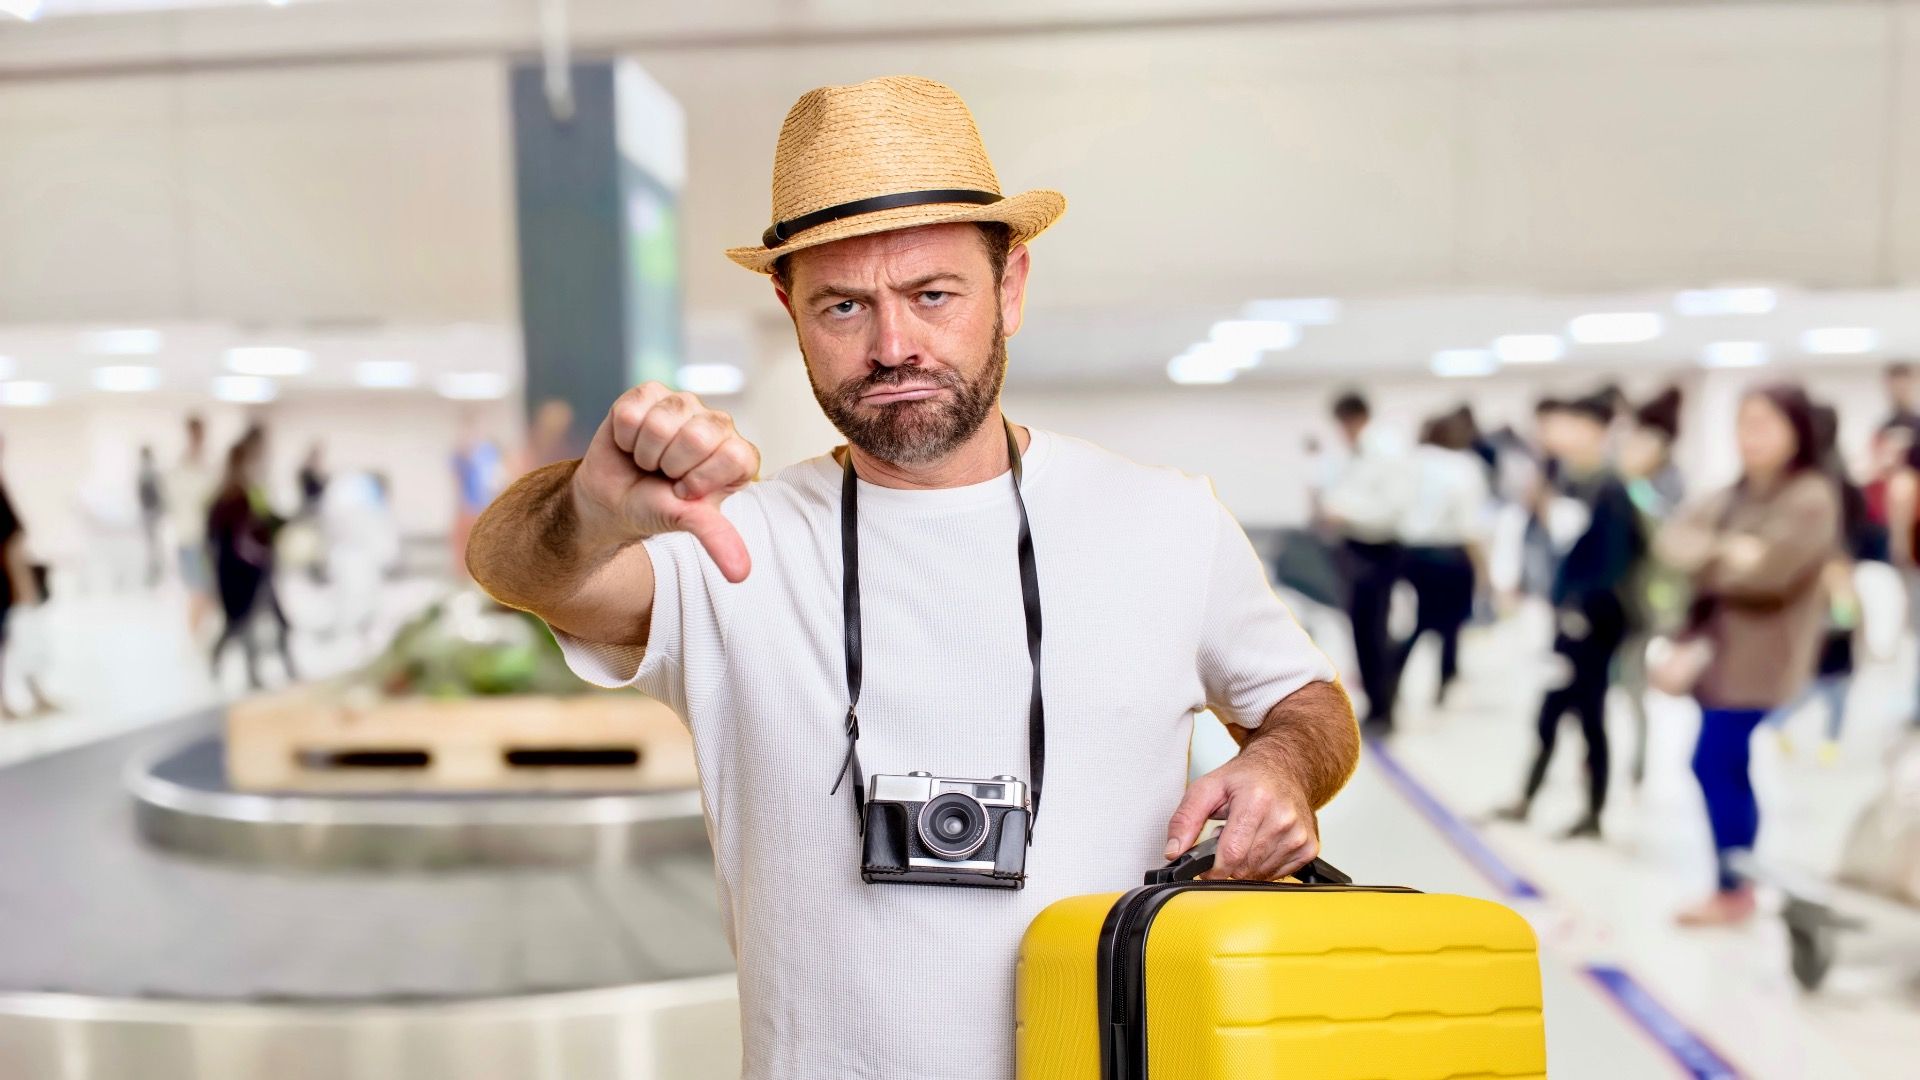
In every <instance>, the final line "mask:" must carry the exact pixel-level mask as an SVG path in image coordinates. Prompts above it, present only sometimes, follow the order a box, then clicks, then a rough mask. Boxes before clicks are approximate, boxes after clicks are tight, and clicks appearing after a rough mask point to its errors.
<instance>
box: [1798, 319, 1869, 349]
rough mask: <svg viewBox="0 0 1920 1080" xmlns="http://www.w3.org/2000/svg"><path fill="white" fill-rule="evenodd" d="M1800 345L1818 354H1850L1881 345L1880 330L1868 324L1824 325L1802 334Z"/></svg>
mask: <svg viewBox="0 0 1920 1080" xmlns="http://www.w3.org/2000/svg"><path fill="white" fill-rule="evenodd" d="M1800 347H1801V348H1802V349H1804V350H1806V351H1807V352H1810V353H1813V354H1814V355H1816V356H1848V355H1853V354H1857V353H1866V352H1872V351H1873V350H1875V349H1877V348H1879V347H1880V331H1878V330H1875V329H1873V328H1872V327H1868V326H1823V327H1819V328H1817V329H1814V330H1809V331H1807V332H1806V333H1804V334H1801V335H1800Z"/></svg>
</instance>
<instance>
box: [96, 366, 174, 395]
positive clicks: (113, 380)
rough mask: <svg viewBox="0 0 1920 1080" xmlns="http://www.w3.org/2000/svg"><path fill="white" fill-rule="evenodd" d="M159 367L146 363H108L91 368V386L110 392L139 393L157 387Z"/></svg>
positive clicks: (158, 383)
mask: <svg viewBox="0 0 1920 1080" xmlns="http://www.w3.org/2000/svg"><path fill="white" fill-rule="evenodd" d="M159 385H160V369H159V368H157V367H149V366H148V365H146V364H108V365H107V366H105V367H97V368H94V369H93V386H94V389H96V390H105V391H107V392H108V393H112V394H139V393H144V392H146V391H148V390H153V389H156V388H158V387H159Z"/></svg>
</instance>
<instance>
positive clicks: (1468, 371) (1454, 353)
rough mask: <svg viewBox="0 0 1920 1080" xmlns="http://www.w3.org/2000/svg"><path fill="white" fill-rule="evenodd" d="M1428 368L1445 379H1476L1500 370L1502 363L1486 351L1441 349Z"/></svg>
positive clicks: (1435, 354)
mask: <svg viewBox="0 0 1920 1080" xmlns="http://www.w3.org/2000/svg"><path fill="white" fill-rule="evenodd" d="M1428 368H1429V370H1431V371H1432V372H1433V373H1434V374H1435V375H1438V376H1440V377H1441V378H1443V379H1474V378H1479V377H1480V376H1482V375H1491V374H1493V373H1494V372H1496V371H1498V370H1500V361H1499V360H1497V359H1495V358H1494V355H1493V353H1492V352H1490V351H1489V350H1486V349H1441V350H1440V351H1439V352H1437V353H1434V354H1433V361H1432V363H1430V364H1429V365H1428Z"/></svg>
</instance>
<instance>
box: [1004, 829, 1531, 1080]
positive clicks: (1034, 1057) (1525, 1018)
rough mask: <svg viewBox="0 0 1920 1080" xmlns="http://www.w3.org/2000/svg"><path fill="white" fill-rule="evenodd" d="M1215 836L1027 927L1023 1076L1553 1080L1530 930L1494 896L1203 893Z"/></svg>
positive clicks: (1338, 885) (1332, 888)
mask: <svg viewBox="0 0 1920 1080" xmlns="http://www.w3.org/2000/svg"><path fill="white" fill-rule="evenodd" d="M1212 844H1213V841H1211V840H1209V841H1207V842H1206V843H1205V844H1202V845H1201V846H1199V847H1196V848H1195V849H1194V850H1193V851H1191V852H1188V853H1187V854H1186V855H1182V856H1181V857H1180V859H1178V860H1176V861H1175V863H1174V864H1172V865H1170V866H1168V867H1166V868H1163V869H1161V870H1156V871H1153V872H1151V873H1149V874H1148V875H1147V881H1148V884H1146V885H1144V886H1142V887H1140V888H1137V889H1134V890H1133V891H1131V892H1127V893H1106V894H1102V895H1097V896H1075V897H1069V898H1068V899H1065V900H1062V901H1060V902H1058V903H1055V904H1052V905H1050V906H1049V907H1047V908H1046V909H1045V910H1043V911H1042V912H1041V913H1040V914H1039V916H1038V917H1037V918H1035V919H1034V921H1033V924H1032V925H1031V926H1029V927H1028V928H1027V933H1026V938H1025V940H1024V941H1023V942H1022V943H1021V948H1020V970H1019V978H1018V981H1017V1008H1018V1014H1019V1017H1018V1025H1017V1028H1016V1034H1015V1040H1016V1053H1017V1058H1018V1062H1019V1075H1020V1078H1021V1080H1228V1078H1230V1080H1263V1078H1265V1077H1285V1078H1287V1080H1304V1078H1323V1077H1324V1078H1334V1077H1346V1078H1356V1080H1357V1078H1367V1080H1397V1078H1423V1080H1440V1078H1442V1077H1467V1076H1471V1077H1501V1078H1516V1080H1517V1078H1524V1077H1540V1078H1544V1077H1545V1076H1546V1071H1547V1050H1546V1039H1545V1034H1544V1032H1543V1030H1542V1027H1541V1013H1540V965H1539V960H1538V957H1537V955H1536V951H1535V943H1534V935H1533V930H1532V928H1531V927H1529V926H1528V925H1527V923H1526V922H1525V921H1524V920H1523V919H1521V918H1520V916H1519V915H1518V914H1516V913H1514V912H1513V911H1511V910H1509V909H1507V908H1505V907H1502V906H1501V905H1499V904H1495V903H1492V902H1490V901H1486V900H1476V899H1472V898H1470V897H1465V896H1444V895H1433V894H1426V893H1420V892H1416V891H1415V890H1412V889H1408V888H1403V887H1399V886H1375V885H1355V884H1353V883H1352V882H1351V880H1350V879H1348V878H1347V877H1346V876H1345V875H1343V874H1341V873H1340V872H1339V871H1337V870H1334V869H1333V868H1332V867H1330V866H1327V865H1326V864H1325V863H1323V862H1321V861H1319V860H1317V859H1316V860H1315V861H1314V863H1312V864H1310V865H1309V866H1308V867H1307V868H1306V869H1305V870H1303V871H1301V873H1300V874H1299V875H1298V876H1297V880H1294V881H1283V882H1248V881H1195V880H1191V878H1192V877H1193V876H1195V875H1197V874H1200V873H1204V872H1205V870H1206V868H1207V867H1208V866H1210V865H1211V864H1212V861H1213V859H1212Z"/></svg>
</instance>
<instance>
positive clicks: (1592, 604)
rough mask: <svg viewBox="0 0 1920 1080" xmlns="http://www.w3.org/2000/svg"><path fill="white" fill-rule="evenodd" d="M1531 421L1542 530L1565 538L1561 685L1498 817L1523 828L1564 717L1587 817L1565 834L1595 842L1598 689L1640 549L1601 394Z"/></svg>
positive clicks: (1603, 788) (1602, 761)
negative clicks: (1546, 492)
mask: <svg viewBox="0 0 1920 1080" xmlns="http://www.w3.org/2000/svg"><path fill="white" fill-rule="evenodd" d="M1541 420H1542V422H1541V427H1540V437H1541V443H1542V445H1543V446H1544V447H1545V449H1546V452H1547V453H1548V454H1549V455H1551V456H1552V458H1553V460H1554V461H1555V462H1557V463H1558V466H1559V468H1558V470H1557V473H1558V476H1559V486H1560V488H1561V489H1562V490H1563V491H1564V492H1565V495H1564V496H1563V497H1562V498H1560V499H1559V500H1558V501H1557V502H1556V503H1554V504H1553V505H1552V506H1551V507H1549V512H1548V513H1547V514H1546V515H1545V516H1546V517H1547V518H1548V521H1547V528H1548V531H1549V532H1551V533H1554V534H1560V533H1562V531H1563V529H1564V532H1565V533H1567V534H1571V535H1572V536H1573V537H1575V539H1573V540H1572V543H1571V545H1570V546H1568V547H1567V548H1566V549H1565V554H1564V555H1562V556H1561V557H1560V561H1559V565H1558V567H1557V568H1556V570H1555V572H1554V575H1553V586H1552V589H1551V591H1550V592H1549V595H1548V599H1549V600H1550V601H1551V602H1552V603H1553V610H1554V624H1555V630H1556V633H1555V635H1554V641H1553V650H1554V652H1555V654H1556V655H1557V656H1558V657H1560V658H1561V664H1560V667H1561V668H1562V676H1561V678H1560V680H1559V683H1558V685H1555V686H1553V687H1552V688H1551V689H1549V690H1548V691H1547V694H1546V696H1545V697H1544V698H1543V699H1542V700H1541V703H1540V716H1539V722H1538V733H1539V740H1540V741H1539V747H1538V750H1537V751H1536V753H1535V754H1534V759H1533V766H1532V768H1531V769H1529V770H1528V772H1527V779H1526V786H1525V788H1524V790H1523V792H1522V794H1521V796H1520V799H1519V801H1518V802H1516V803H1514V804H1513V805H1511V806H1509V807H1506V808H1505V809H1503V810H1501V811H1500V812H1499V816H1500V817H1502V818H1504V819H1506V820H1509V821H1524V820H1526V817H1527V814H1528V812H1529V811H1531V809H1532V808H1533V800H1534V797H1535V796H1536V795H1538V794H1539V793H1540V788H1541V785H1542V784H1544V783H1545V782H1546V778H1547V766H1548V765H1549V764H1551V763H1552V760H1553V748H1554V744H1555V742H1556V741H1557V740H1558V737H1559V731H1560V721H1561V719H1562V718H1563V717H1564V716H1565V715H1566V714H1567V713H1569V712H1571V713H1573V714H1575V715H1576V716H1578V717H1579V718H1580V731H1581V734H1582V735H1583V736H1584V737H1585V739H1586V743H1587V809H1586V813H1585V814H1583V815H1582V816H1581V817H1580V819H1579V820H1578V821H1576V822H1575V823H1574V824H1573V826H1572V827H1571V828H1569V829H1568V830H1567V832H1566V834H1565V835H1566V837H1567V838H1568V839H1576V838H1598V837H1599V836H1600V815H1601V812H1602V811H1604V810H1605V809H1606V801H1607V781H1608V776H1609V771H1610V770H1609V765H1610V759H1609V753H1608V743H1607V716H1606V705H1607V686H1608V680H1609V676H1610V670H1611V668H1612V665H1613V656H1614V653H1615V652H1617V651H1618V650H1619V648H1620V644H1621V642H1622V641H1623V640H1624V639H1625V638H1626V635H1627V630H1628V621H1627V608H1626V604H1625V599H1624V595H1625V590H1626V589H1627V588H1628V585H1629V582H1630V580H1631V578H1632V575H1633V573H1634V570H1635V568H1636V566H1637V565H1638V563H1639V561H1640V560H1641V558H1642V557H1644V555H1645V553H1646V547H1647V544H1646V537H1645V536H1644V535H1643V533H1642V531H1641V526H1640V519H1639V512H1638V511H1637V510H1636V509H1635V508H1634V505H1633V499H1632V497H1631V496H1629V495H1628V494H1627V488H1626V485H1625V484H1623V483H1621V481H1620V477H1619V476H1618V475H1616V474H1615V472H1614V470H1613V468H1612V466H1611V465H1610V464H1609V463H1608V461H1607V443H1608V430H1609V427H1610V425H1611V424H1612V423H1613V398H1612V395H1610V394H1608V393H1606V392H1604V391H1603V392H1601V393H1598V394H1593V395H1590V396H1588V397H1584V398H1575V399H1573V400H1571V401H1564V402H1556V403H1554V404H1553V405H1552V406H1551V407H1550V408H1549V410H1548V411H1547V412H1546V413H1545V414H1544V415H1543V416H1542V418H1541Z"/></svg>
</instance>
